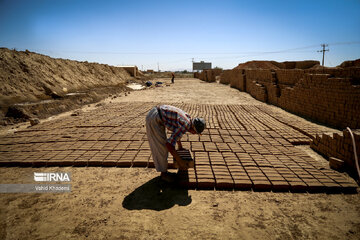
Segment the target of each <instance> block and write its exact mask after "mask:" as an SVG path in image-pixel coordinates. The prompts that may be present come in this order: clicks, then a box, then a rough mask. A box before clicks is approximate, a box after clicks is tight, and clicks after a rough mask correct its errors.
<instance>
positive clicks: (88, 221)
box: [0, 78, 360, 239]
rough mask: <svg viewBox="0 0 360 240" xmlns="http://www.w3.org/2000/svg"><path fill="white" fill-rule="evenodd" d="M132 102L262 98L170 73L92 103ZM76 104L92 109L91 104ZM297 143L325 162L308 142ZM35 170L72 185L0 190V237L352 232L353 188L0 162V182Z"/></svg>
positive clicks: (355, 231) (358, 217) (356, 213)
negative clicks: (198, 183)
mask: <svg viewBox="0 0 360 240" xmlns="http://www.w3.org/2000/svg"><path fill="white" fill-rule="evenodd" d="M161 81H164V79H162V80H161ZM166 82H167V83H169V82H170V79H166ZM133 101H143V102H152V101H154V102H155V101H156V102H159V101H161V102H164V103H165V102H166V103H171V102H187V103H191V102H193V103H195V102H196V103H206V104H251V105H253V104H255V105H261V104H264V103H262V102H259V101H257V100H255V99H253V98H252V97H251V96H250V95H249V94H247V93H243V92H239V91H238V90H235V89H232V88H230V87H229V86H226V85H221V84H217V83H205V82H201V81H199V80H194V79H193V80H191V79H181V80H179V79H176V78H175V84H174V85H171V86H165V87H158V88H151V89H147V90H142V91H135V92H132V93H131V94H129V95H127V96H122V97H119V98H116V99H112V98H108V99H106V100H104V101H102V102H101V103H100V104H108V103H110V102H112V103H114V102H115V103H119V104H122V103H125V102H133ZM270 107H272V106H270ZM272 108H274V109H276V108H275V107H272ZM82 110H83V111H90V112H91V111H96V110H94V105H90V106H86V107H83V108H82ZM277 111H278V112H279V113H280V114H284V116H287V114H289V113H287V112H285V111H283V110H281V109H278V110H277ZM63 115H64V114H63ZM61 117H62V116H57V117H54V118H57V119H61ZM54 118H52V119H54ZM52 119H48V120H47V121H52ZM302 121H305V120H302ZM15 127H17V126H15ZM22 127H25V126H24V125H23V126H22ZM324 128H326V127H324ZM330 130H331V129H329V131H330ZM4 131H5V132H6V131H9V129H7V130H3V132H4ZM10 131H14V129H10ZM299 148H302V149H303V150H304V151H305V152H307V153H308V154H309V155H311V156H312V157H314V158H315V159H316V160H318V161H321V162H322V163H323V164H327V162H326V160H324V159H323V158H322V157H321V156H319V155H317V154H315V153H314V152H312V150H311V149H310V148H308V147H304V146H300V147H299ZM35 171H37V172H41V171H43V172H71V176H72V181H71V184H72V191H71V193H67V194H65V193H63V194H51V193H48V194H30V193H27V194H25V193H23V194H1V195H0V214H1V217H0V238H1V239H46V238H49V239H134V238H136V239H138V238H140V239H359V238H360V197H359V196H360V195H359V194H308V193H272V192H253V191H195V190H184V189H179V188H175V187H172V186H169V185H164V184H162V183H161V182H159V179H158V173H156V172H155V170H154V169H144V168H130V169H127V168H100V167H99V168H90V167H89V168H74V167H66V168H37V169H33V168H0V183H33V173H34V172H35Z"/></svg>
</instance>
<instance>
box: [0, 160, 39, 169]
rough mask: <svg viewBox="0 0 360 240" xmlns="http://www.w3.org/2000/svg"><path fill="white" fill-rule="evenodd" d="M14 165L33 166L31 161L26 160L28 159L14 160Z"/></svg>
mask: <svg viewBox="0 0 360 240" xmlns="http://www.w3.org/2000/svg"><path fill="white" fill-rule="evenodd" d="M0 166H1V161H0ZM14 166H19V167H32V166H33V161H28V160H26V159H25V160H22V161H15V162H14Z"/></svg>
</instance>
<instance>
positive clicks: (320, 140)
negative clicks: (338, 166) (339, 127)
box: [310, 130, 360, 172]
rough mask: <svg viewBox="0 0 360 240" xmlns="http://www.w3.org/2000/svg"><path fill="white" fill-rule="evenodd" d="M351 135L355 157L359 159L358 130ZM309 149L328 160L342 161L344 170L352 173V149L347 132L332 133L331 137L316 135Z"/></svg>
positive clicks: (359, 138)
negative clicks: (352, 136) (336, 159)
mask: <svg viewBox="0 0 360 240" xmlns="http://www.w3.org/2000/svg"><path fill="white" fill-rule="evenodd" d="M353 134H354V138H355V145H356V152H357V157H358V159H360V130H355V131H353ZM310 147H311V148H312V149H314V150H315V151H317V152H319V153H320V154H322V155H324V156H326V157H328V158H330V157H335V158H338V159H341V160H343V161H344V163H345V168H346V169H347V170H349V172H352V171H354V169H355V156H354V148H353V143H352V139H351V136H350V133H349V132H348V131H347V130H344V131H343V133H342V134H337V133H334V134H333V135H332V136H331V135H329V134H323V135H322V136H319V135H316V138H315V139H314V140H313V141H312V142H311V143H310Z"/></svg>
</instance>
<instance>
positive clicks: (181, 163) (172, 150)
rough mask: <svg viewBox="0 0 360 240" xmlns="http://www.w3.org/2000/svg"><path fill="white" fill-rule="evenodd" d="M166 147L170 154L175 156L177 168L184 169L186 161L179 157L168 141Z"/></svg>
mask: <svg viewBox="0 0 360 240" xmlns="http://www.w3.org/2000/svg"><path fill="white" fill-rule="evenodd" d="M166 148H167V149H168V151H169V152H170V153H171V155H172V156H173V157H174V158H175V160H176V162H177V164H178V165H179V169H180V170H186V169H187V164H186V162H185V161H184V160H182V159H181V157H180V155H179V154H178V153H177V151H176V150H175V148H174V147H173V145H171V144H170V143H168V142H167V143H166Z"/></svg>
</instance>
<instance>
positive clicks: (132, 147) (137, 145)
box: [126, 141, 142, 150]
mask: <svg viewBox="0 0 360 240" xmlns="http://www.w3.org/2000/svg"><path fill="white" fill-rule="evenodd" d="M141 144H142V141H131V143H130V144H129V146H127V148H126V150H138V149H140V146H141Z"/></svg>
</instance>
